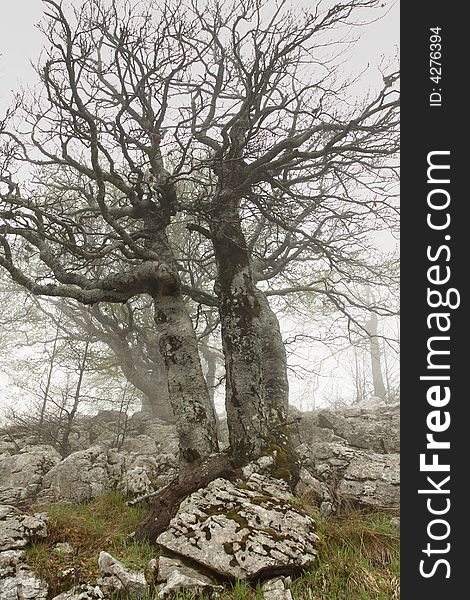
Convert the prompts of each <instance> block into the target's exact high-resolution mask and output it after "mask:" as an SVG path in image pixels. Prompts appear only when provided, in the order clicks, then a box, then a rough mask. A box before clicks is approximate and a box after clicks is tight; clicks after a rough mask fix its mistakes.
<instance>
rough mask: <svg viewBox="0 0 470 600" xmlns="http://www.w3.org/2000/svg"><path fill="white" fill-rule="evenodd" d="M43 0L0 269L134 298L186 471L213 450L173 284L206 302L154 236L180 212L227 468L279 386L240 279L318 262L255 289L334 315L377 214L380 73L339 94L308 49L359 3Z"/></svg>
mask: <svg viewBox="0 0 470 600" xmlns="http://www.w3.org/2000/svg"><path fill="white" fill-rule="evenodd" d="M44 3H45V5H46V7H47V11H48V12H47V13H46V14H47V20H46V22H45V25H44V32H45V34H46V36H47V39H48V49H47V50H46V51H45V54H44V59H43V61H42V63H41V65H40V67H39V68H38V73H39V76H40V78H41V86H42V90H43V94H42V95H37V96H36V97H35V98H34V102H33V104H32V105H30V106H28V105H27V103H26V102H25V101H23V107H24V108H23V109H19V110H18V111H17V112H16V113H13V114H12V115H10V118H9V122H8V123H5V124H4V125H3V128H2V129H3V130H2V139H3V140H4V147H3V156H4V158H3V161H2V171H1V181H2V183H3V187H2V192H1V200H2V211H1V216H2V217H3V219H4V221H5V224H4V225H1V226H0V242H1V243H2V247H3V251H2V253H1V254H0V265H1V266H2V267H3V268H4V269H6V270H7V271H8V272H9V274H10V276H11V278H12V279H13V280H14V281H16V282H17V283H19V284H20V285H22V286H24V287H26V288H27V289H29V290H30V291H31V292H32V293H34V294H40V295H41V294H42V295H49V296H56V297H57V296H59V297H65V298H72V299H74V300H76V301H78V302H81V303H84V304H98V303H100V302H111V303H126V302H128V301H129V300H130V299H131V298H133V297H135V296H138V295H141V294H147V295H149V296H150V297H151V298H152V300H153V303H154V307H155V312H154V315H155V323H156V327H157V331H158V339H159V349H160V352H161V354H162V356H163V357H164V361H165V367H166V370H167V377H168V389H169V397H170V401H171V403H172V408H173V411H174V414H175V417H176V422H177V427H178V431H179V436H180V460H181V462H182V466H183V467H185V468H186V469H187V468H189V466H190V465H194V464H198V463H199V462H201V460H202V459H203V458H204V457H205V456H207V455H209V454H211V453H212V452H214V451H217V436H216V426H215V421H216V419H215V414H214V409H213V405H212V403H211V402H210V398H209V394H208V390H207V386H206V382H205V380H204V377H203V373H202V369H201V364H200V360H199V355H198V348H197V338H196V335H195V331H194V327H193V324H192V322H191V318H190V315H189V314H188V310H187V307H186V305H185V302H184V298H183V295H184V294H187V295H189V296H190V297H191V298H193V300H195V301H196V302H202V303H204V302H207V303H209V304H211V303H213V300H212V299H211V298H210V297H209V298H208V295H207V294H201V293H200V290H198V289H197V288H195V286H193V285H191V283H190V284H189V285H187V284H186V283H184V282H183V281H182V273H181V268H180V265H179V264H178V257H177V256H176V255H175V248H174V246H173V245H172V243H171V235H170V234H171V230H172V227H173V223H172V221H174V219H175V217H177V216H178V217H179V216H181V215H184V216H185V217H186V218H189V219H191V221H192V222H191V223H188V226H189V227H190V229H191V230H192V231H195V232H196V233H197V234H198V235H202V236H204V237H205V238H206V239H207V241H208V243H209V245H210V248H211V252H212V253H213V257H214V261H215V268H216V283H215V294H216V300H215V304H216V306H217V308H218V311H219V315H220V324H221V336H222V346H223V351H224V357H225V371H226V408H227V417H228V425H229V433H230V442H231V451H232V455H233V458H234V460H235V462H236V463H243V462H246V461H248V460H250V459H251V458H253V457H256V456H258V455H259V454H260V453H261V452H262V451H264V450H266V448H268V447H269V446H270V444H272V437H273V435H274V434H275V433H276V432H281V431H282V428H281V427H280V425H282V420H283V418H284V415H285V411H286V407H287V392H288V390H287V379H286V376H285V353H284V352H283V348H282V343H281V340H280V338H279V335H278V328H276V327H272V323H273V322H274V320H273V314H272V311H271V310H270V307H269V303H268V301H267V298H268V297H269V295H270V294H271V293H274V292H273V290H270V289H267V290H265V292H264V295H263V294H261V292H260V291H259V290H257V287H256V286H257V284H258V283H261V282H263V281H264V282H268V287H269V282H270V281H273V280H275V279H276V278H277V277H278V276H280V274H281V273H282V272H284V271H285V270H286V268H287V265H289V264H295V263H294V262H293V261H294V259H297V261H298V262H297V264H299V263H301V261H302V259H304V258H305V257H306V256H309V257H310V258H309V259H308V260H310V261H311V260H318V266H319V267H321V268H319V269H317V271H316V273H315V278H314V280H313V281H312V280H309V281H307V282H305V284H304V285H301V284H300V285H299V280H298V279H297V280H296V282H295V285H293V286H287V287H285V288H283V289H277V290H276V291H275V293H276V294H283V295H287V294H289V293H291V292H294V291H295V292H296V293H298V292H299V291H302V290H304V291H306V292H309V293H312V292H313V293H317V294H322V295H324V296H325V297H326V298H328V299H329V301H331V302H332V303H334V304H335V306H337V308H338V309H339V310H340V311H342V312H343V313H345V314H348V319H352V318H354V317H353V316H351V314H349V313H348V311H347V305H352V306H353V307H354V306H355V304H356V299H355V297H354V294H352V293H351V291H350V290H348V286H347V282H348V280H349V279H350V278H351V277H356V278H358V277H365V276H366V271H365V269H364V264H363V262H361V261H360V260H358V258H357V257H358V255H359V254H360V251H361V250H364V247H363V245H362V241H363V238H362V237H361V235H360V231H361V227H362V228H365V229H367V230H369V231H370V230H372V229H374V227H375V228H377V224H378V223H380V224H381V226H383V224H384V223H385V222H386V221H387V220H389V219H392V218H393V217H394V216H395V214H396V211H395V208H394V206H393V203H392V202H391V200H390V194H389V192H388V185H389V183H390V181H391V180H392V179H393V177H394V176H395V174H396V165H395V163H394V156H395V153H396V150H397V132H396V130H397V104H398V99H397V92H396V90H395V82H396V74H387V75H384V84H383V89H382V90H380V91H378V92H377V93H376V94H375V95H372V96H370V97H367V98H364V99H363V100H361V101H360V102H359V101H357V102H351V99H350V98H349V97H348V94H347V87H348V86H347V82H345V81H344V80H343V81H340V80H339V79H338V78H337V77H336V67H337V60H336V61H335V60H333V59H332V57H331V56H330V57H328V56H327V54H326V53H325V52H326V51H325V48H329V47H330V46H331V47H332V44H333V42H334V41H335V40H334V30H335V28H336V27H337V26H344V25H347V24H348V23H352V22H356V23H357V19H356V17H355V16H354V15H355V11H356V10H361V9H367V8H374V7H376V6H377V5H378V3H377V2H376V1H375V0H350V1H348V2H345V3H339V4H334V6H333V7H331V8H330V9H327V10H325V11H323V10H322V9H321V7H320V5H317V6H314V7H313V8H312V9H309V10H308V11H305V12H304V13H303V14H295V13H292V12H291V11H290V10H289V8H288V5H287V3H285V2H280V3H279V4H277V5H276V10H275V11H274V13H273V14H270V13H269V12H268V11H267V8H266V6H264V5H263V4H262V3H260V2H257V1H255V0H244V1H242V2H241V3H237V4H234V5H233V6H232V5H223V4H220V3H218V2H213V3H212V2H208V3H202V2H201V3H198V2H190V3H189V4H188V5H184V4H181V3H178V4H176V3H175V4H173V3H165V4H164V5H163V6H159V5H158V4H157V3H154V2H150V1H149V2H148V3H147V4H145V6H144V4H143V3H138V4H135V5H133V4H132V3H130V2H123V3H118V2H115V1H113V0H110V1H109V2H106V1H104V0H103V1H102V0H92V1H91V2H89V3H86V5H85V6H84V7H83V8H81V9H77V10H72V11H69V12H67V14H66V11H65V9H64V8H63V7H62V5H59V4H58V3H57V2H55V1H54V0H44ZM164 156H165V157H167V158H168V160H167V161H166V164H167V166H165V165H164V160H163V158H164ZM170 164H171V169H172V172H171V173H170V172H169V171H168V170H167V168H169V167H168V165H170ZM25 166H26V167H27V169H26V173H25V168H24V167H25ZM52 190H53V191H54V192H53V193H52ZM366 192H367V194H366ZM351 239H352V240H354V241H353V242H352V243H351V242H350V240H351ZM348 243H351V248H350V250H349V251H346V246H347V244H348ZM263 245H264V246H265V251H264V252H260V251H259V248H260V246H263ZM25 252H26V253H29V255H28V261H25V258H24V253H25ZM312 257H313V258H312ZM263 260H264V263H263ZM26 262H27V264H26ZM307 264H308V263H307ZM292 268H293V269H295V267H292ZM297 269H298V267H297ZM355 272H359V275H353V273H355ZM371 272H373V269H369V274H370V273H371ZM377 276H380V274H379V273H377ZM263 322H264V323H265V324H267V325H268V327H270V328H271V334H270V335H269V336H268V337H269V339H270V341H271V344H269V343H267V339H268V338H265V337H264V334H263ZM265 331H268V329H267V328H265ZM267 348H269V349H270V351H271V352H270V356H268V354H267V353H266V349H267ZM274 350H276V352H274ZM274 354H276V356H275V355H274ZM264 356H266V357H267V360H266V361H264ZM274 362H275V364H276V369H275V370H273V369H272V364H274ZM270 363H272V364H270ZM268 373H271V374H273V380H272V383H273V384H274V387H276V386H277V387H278V389H279V394H278V395H277V396H276V399H275V398H274V396H271V395H270V393H269V391H268V390H269V389H272V388H273V385H272V384H271V383H270V382H269V377H268V376H267V374H268ZM274 373H276V375H274ZM269 403H271V405H269ZM268 408H269V409H268ZM273 419H274V421H273ZM273 432H274V433H273ZM183 471H184V470H183Z"/></svg>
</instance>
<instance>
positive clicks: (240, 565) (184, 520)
mask: <svg viewBox="0 0 470 600" xmlns="http://www.w3.org/2000/svg"><path fill="white" fill-rule="evenodd" d="M314 528H315V524H314V522H313V520H312V519H311V518H310V517H309V516H307V515H305V514H304V513H301V512H300V511H297V510H296V509H294V508H293V507H292V506H291V505H290V504H289V503H288V502H286V501H285V500H281V499H279V498H276V497H275V496H273V495H271V494H270V493H269V492H267V491H266V492H265V493H264V494H261V493H260V492H259V491H254V490H250V489H246V486H237V485H235V484H233V483H231V482H230V481H227V480H225V479H216V480H214V481H212V482H211V483H210V484H209V485H208V486H207V487H206V488H204V489H201V490H198V491H197V492H194V493H193V494H191V496H189V497H188V498H187V499H186V500H184V501H183V502H182V503H181V505H180V507H179V510H178V512H177V514H176V516H175V517H174V518H173V519H172V520H171V522H170V525H169V528H168V530H167V531H165V532H164V533H162V534H161V535H160V536H159V537H158V538H157V543H158V544H159V545H160V546H161V547H162V548H163V549H166V550H169V551H171V552H175V553H176V554H178V555H180V556H182V557H185V558H189V559H190V560H192V561H195V562H197V563H199V564H200V565H202V566H203V567H205V568H207V569H209V570H212V571H214V572H216V573H218V574H219V575H222V576H225V577H230V578H240V579H245V578H254V577H257V576H259V575H264V576H266V575H267V574H269V573H271V572H273V573H276V574H279V573H291V572H293V571H295V570H297V569H299V568H304V567H308V566H310V565H312V564H313V563H314V561H315V556H316V550H315V544H316V542H317V540H318V538H317V536H316V535H315V533H314Z"/></svg>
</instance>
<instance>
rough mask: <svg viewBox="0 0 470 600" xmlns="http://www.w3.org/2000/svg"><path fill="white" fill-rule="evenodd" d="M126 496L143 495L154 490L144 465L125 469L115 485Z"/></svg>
mask: <svg viewBox="0 0 470 600" xmlns="http://www.w3.org/2000/svg"><path fill="white" fill-rule="evenodd" d="M117 489H118V491H120V492H121V493H123V494H125V495H126V496H131V497H133V496H143V495H145V494H149V493H151V492H153V491H154V488H153V486H152V482H151V481H150V478H149V476H148V474H147V471H146V469H145V468H144V467H131V468H130V469H128V470H126V471H125V473H124V475H123V476H122V478H121V480H120V481H119V483H118V486H117Z"/></svg>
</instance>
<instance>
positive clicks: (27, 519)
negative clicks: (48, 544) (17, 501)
mask: <svg viewBox="0 0 470 600" xmlns="http://www.w3.org/2000/svg"><path fill="white" fill-rule="evenodd" d="M45 537H47V515H46V514H44V513H38V514H35V515H25V514H22V513H20V511H19V510H17V509H16V508H15V507H14V506H8V505H5V504H4V505H0V551H2V552H3V551H4V550H17V549H19V548H24V547H25V546H27V545H28V544H29V543H31V542H34V541H37V540H40V539H44V538H45Z"/></svg>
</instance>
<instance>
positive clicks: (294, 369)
mask: <svg viewBox="0 0 470 600" xmlns="http://www.w3.org/2000/svg"><path fill="white" fill-rule="evenodd" d="M73 4H74V5H77V4H79V2H74V3H73ZM308 4H309V3H307V2H299V3H293V5H294V6H298V5H300V6H308ZM326 4H328V3H325V5H326ZM42 11H43V4H42V2H41V0H21V1H19V2H8V3H3V5H2V19H1V21H0V117H1V115H3V114H4V112H5V110H6V108H7V107H8V105H9V104H10V102H11V100H12V97H13V94H14V92H15V91H18V90H19V89H23V90H26V91H27V90H28V87H29V86H31V85H33V84H34V81H35V73H34V70H33V67H32V65H31V62H36V60H37V58H38V56H39V54H40V51H41V48H42V46H43V43H44V39H43V36H42V34H41V32H40V31H39V30H38V29H37V28H36V27H35V25H36V24H37V22H38V21H39V20H40V19H41V15H42ZM368 15H370V13H368ZM346 33H347V32H346V31H345V32H344V34H345V35H346ZM353 33H354V34H357V35H358V42H357V43H356V44H355V45H354V48H353V50H349V49H346V52H345V56H344V58H343V64H342V67H341V68H342V69H344V70H345V71H346V72H348V73H349V74H351V75H359V74H361V75H360V78H359V80H358V82H357V83H356V84H355V87H354V91H357V93H358V94H360V93H362V94H363V93H364V91H365V90H367V89H376V88H378V87H379V86H380V84H381V82H382V74H381V66H383V67H384V68H385V67H386V65H387V64H388V62H390V59H392V58H393V56H396V55H397V53H398V41H399V3H398V2H396V3H393V4H392V3H391V4H390V5H388V6H387V7H385V8H384V14H383V16H382V18H380V19H379V20H377V21H376V22H373V23H371V24H370V25H368V26H367V27H365V28H361V29H360V30H359V29H358V30H357V31H355V32H353ZM375 243H376V244H377V249H378V250H380V251H384V252H389V251H392V250H394V249H396V246H397V240H395V239H394V238H393V237H392V236H391V235H390V234H388V233H384V234H382V233H380V234H377V236H376V239H375ZM281 326H282V329H283V335H284V338H285V339H286V340H289V339H292V338H293V337H294V336H296V335H297V336H298V335H299V334H303V335H305V336H306V341H305V342H304V343H300V344H299V343H297V344H296V346H295V352H293V351H292V353H291V354H290V356H289V363H290V367H291V372H290V385H291V402H292V404H294V405H295V406H297V407H299V408H301V409H303V410H308V409H312V408H314V407H316V406H321V405H326V404H329V403H331V402H336V401H340V400H341V399H351V398H352V397H353V395H354V381H353V378H352V375H351V371H352V370H354V361H355V355H354V353H352V352H351V351H347V352H341V353H338V354H336V355H335V356H331V355H330V354H331V353H330V352H329V351H328V349H327V348H325V347H324V345H322V344H320V343H316V342H313V341H312V340H308V339H307V337H308V336H310V335H311V336H314V337H315V336H316V332H317V323H316V322H315V315H314V314H312V317H311V321H310V322H309V321H308V320H306V319H305V318H304V317H303V316H302V317H301V318H300V319H297V318H296V316H295V315H289V316H288V317H283V318H282V319H281ZM380 328H381V332H382V333H383V334H384V335H390V336H393V337H396V336H397V331H398V322H397V319H386V320H384V321H383V322H381V323H380ZM290 348H291V347H290V346H289V345H288V351H290ZM28 352H29V351H28V350H25V352H24V360H25V361H27V360H28ZM394 357H395V358H394ZM356 359H357V356H356ZM389 360H390V361H392V362H393V366H391V367H390V368H391V369H393V371H394V377H395V378H396V377H397V374H396V373H397V369H398V367H397V363H396V360H397V357H396V354H395V353H394V352H393V351H392V350H390V356H389ZM0 396H1V404H2V409H3V410H4V409H5V408H6V407H7V406H9V405H11V404H12V403H14V404H16V406H18V403H21V402H23V401H25V398H24V396H23V395H22V392H20V391H19V390H16V391H15V390H14V389H13V387H12V385H11V382H9V381H8V379H7V377H6V376H5V374H4V373H2V372H1V368H0ZM222 396H223V394H222V392H220V393H218V394H217V397H216V401H217V408H218V410H222V405H223V397H222ZM0 410H1V409H0Z"/></svg>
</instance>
